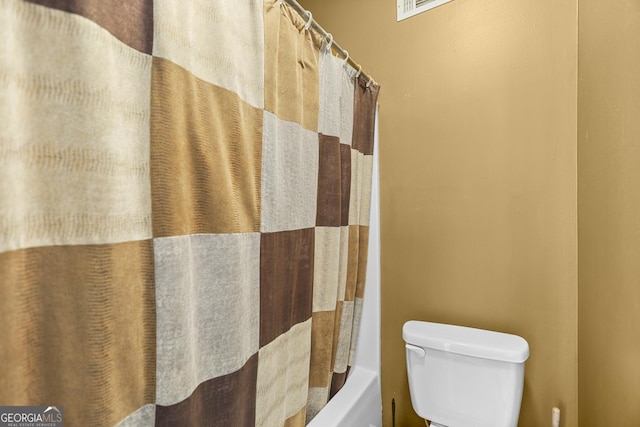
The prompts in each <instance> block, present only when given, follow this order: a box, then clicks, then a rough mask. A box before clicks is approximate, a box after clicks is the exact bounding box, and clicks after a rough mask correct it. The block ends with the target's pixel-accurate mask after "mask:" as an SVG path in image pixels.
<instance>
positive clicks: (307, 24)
mask: <svg viewBox="0 0 640 427" xmlns="http://www.w3.org/2000/svg"><path fill="white" fill-rule="evenodd" d="M305 12H307V15H309V20H308V21H307V23H306V24H304V29H305V31H306V30H308V29H309V28H311V23H312V22H313V14H312V13H311V12H309V11H308V10H306V11H305Z"/></svg>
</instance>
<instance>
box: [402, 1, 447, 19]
mask: <svg viewBox="0 0 640 427" xmlns="http://www.w3.org/2000/svg"><path fill="white" fill-rule="evenodd" d="M450 1H451V0H398V21H402V20H403V19H407V18H410V17H412V16H413V15H417V14H418V13H421V12H426V11H427V10H429V9H433V8H434V7H438V6H440V5H442V4H445V3H448V2H450Z"/></svg>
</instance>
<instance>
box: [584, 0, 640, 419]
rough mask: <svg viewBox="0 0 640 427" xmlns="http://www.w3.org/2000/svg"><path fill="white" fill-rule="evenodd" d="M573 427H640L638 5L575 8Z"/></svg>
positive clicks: (630, 0) (633, 0) (589, 1)
mask: <svg viewBox="0 0 640 427" xmlns="http://www.w3.org/2000/svg"><path fill="white" fill-rule="evenodd" d="M579 46H580V47H579V52H580V62H579V72H580V87H579V106H580V107H579V108H580V109H579V116H578V117H579V127H578V129H579V131H578V151H579V157H578V159H579V182H580V185H579V199H578V200H579V205H578V206H579V218H580V221H579V233H580V234H579V235H580V239H579V242H580V244H579V255H580V269H579V279H580V292H579V309H580V324H579V342H580V346H579V354H580V368H579V373H580V389H579V391H580V425H581V427H592V426H601V425H611V426H616V427H637V426H640V2H638V1H637V0H621V1H616V2H600V1H596V0H581V1H580V45H579Z"/></svg>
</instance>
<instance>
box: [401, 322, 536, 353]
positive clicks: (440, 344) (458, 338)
mask: <svg viewBox="0 0 640 427" xmlns="http://www.w3.org/2000/svg"><path fill="white" fill-rule="evenodd" d="M402 337H403V338H404V340H405V341H406V342H407V343H408V344H413V345H415V346H418V347H423V348H432V349H436V350H441V351H446V352H450V353H457V354H463V355H466V356H473V357H480V358H483V359H492V360H499V361H503V362H512V363H522V362H524V361H525V360H527V359H528V358H529V344H528V343H527V341H526V340H525V339H524V338H522V337H519V336H517V335H511V334H505V333H502V332H494V331H487V330H484V329H475V328H468V327H465V326H455V325H447V324H443V323H431V322H420V321H417V320H410V321H408V322H407V323H405V324H404V326H403V327H402Z"/></svg>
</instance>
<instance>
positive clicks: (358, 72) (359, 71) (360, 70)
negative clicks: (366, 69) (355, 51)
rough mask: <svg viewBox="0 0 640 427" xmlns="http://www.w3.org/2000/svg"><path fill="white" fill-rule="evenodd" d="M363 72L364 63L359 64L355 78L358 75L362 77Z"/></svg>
mask: <svg viewBox="0 0 640 427" xmlns="http://www.w3.org/2000/svg"><path fill="white" fill-rule="evenodd" d="M361 73H362V65H360V64H358V71H357V72H356V76H355V78H356V79H357V78H358V77H360V74H361Z"/></svg>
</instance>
